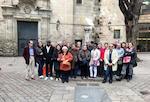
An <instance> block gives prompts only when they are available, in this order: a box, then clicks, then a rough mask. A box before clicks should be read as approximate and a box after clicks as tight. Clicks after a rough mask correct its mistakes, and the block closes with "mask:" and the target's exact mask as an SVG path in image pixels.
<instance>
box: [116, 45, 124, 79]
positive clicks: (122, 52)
mask: <svg viewBox="0 0 150 102" xmlns="http://www.w3.org/2000/svg"><path fill="white" fill-rule="evenodd" d="M116 50H117V52H118V57H119V59H118V65H117V66H118V68H117V73H116V74H117V76H118V77H119V78H120V76H121V70H122V66H123V55H124V49H123V48H121V44H120V43H118V44H117V48H116Z"/></svg>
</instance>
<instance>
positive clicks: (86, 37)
mask: <svg viewBox="0 0 150 102" xmlns="http://www.w3.org/2000/svg"><path fill="white" fill-rule="evenodd" d="M84 31H85V35H84V43H87V42H90V41H91V39H90V35H91V33H92V28H91V27H85V28H84Z"/></svg>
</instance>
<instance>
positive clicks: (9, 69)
mask: <svg viewBox="0 0 150 102" xmlns="http://www.w3.org/2000/svg"><path fill="white" fill-rule="evenodd" d="M138 56H139V58H140V59H142V60H143V61H142V62H139V63H138V67H136V68H135V69H134V74H135V75H134V78H133V80H132V81H131V82H126V80H124V81H121V82H113V84H111V85H110V84H108V83H106V84H102V83H101V81H102V79H97V80H96V81H94V80H88V81H87V80H85V81H81V80H80V78H78V79H77V80H71V81H70V82H69V84H67V83H65V84H62V83H61V82H56V81H50V80H47V81H45V80H40V79H36V80H34V81H29V82H28V81H26V80H24V75H25V74H24V72H25V64H24V60H23V58H21V57H13V58H12V57H0V68H2V69H1V70H0V102H74V97H75V88H76V87H78V86H90V87H100V88H103V89H104V90H105V91H106V92H107V94H108V96H109V97H110V99H111V100H112V102H150V65H149V64H150V54H138Z"/></svg>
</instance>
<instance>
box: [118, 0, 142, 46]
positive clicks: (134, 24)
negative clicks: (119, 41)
mask: <svg viewBox="0 0 150 102" xmlns="http://www.w3.org/2000/svg"><path fill="white" fill-rule="evenodd" d="M142 3H143V0H119V7H120V10H121V11H122V13H123V15H124V18H125V25H126V34H127V41H128V42H133V43H134V44H135V45H136V38H137V36H138V33H139V30H138V20H139V16H140V11H141V6H142Z"/></svg>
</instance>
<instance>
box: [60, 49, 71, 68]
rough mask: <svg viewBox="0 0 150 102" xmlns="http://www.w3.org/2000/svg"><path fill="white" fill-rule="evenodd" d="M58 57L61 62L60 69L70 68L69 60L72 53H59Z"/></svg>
mask: <svg viewBox="0 0 150 102" xmlns="http://www.w3.org/2000/svg"><path fill="white" fill-rule="evenodd" d="M59 59H60V61H61V63H60V70H62V71H69V70H71V61H72V60H73V56H72V54H71V53H70V52H68V54H67V55H63V54H60V55H59ZM65 61H66V62H67V64H66V63H64V62H65Z"/></svg>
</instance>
